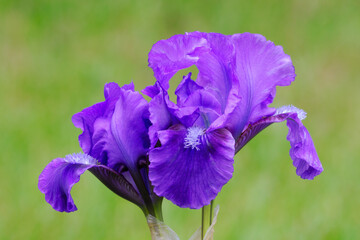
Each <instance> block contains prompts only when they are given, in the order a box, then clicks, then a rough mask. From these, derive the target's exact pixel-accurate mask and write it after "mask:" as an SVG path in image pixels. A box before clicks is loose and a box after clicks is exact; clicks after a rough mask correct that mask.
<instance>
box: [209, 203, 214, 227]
mask: <svg viewBox="0 0 360 240" xmlns="http://www.w3.org/2000/svg"><path fill="white" fill-rule="evenodd" d="M214 201H215V200H211V203H210V225H209V226H211V224H212V219H213V211H214Z"/></svg>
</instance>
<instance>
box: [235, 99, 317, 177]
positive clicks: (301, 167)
mask: <svg viewBox="0 0 360 240" xmlns="http://www.w3.org/2000/svg"><path fill="white" fill-rule="evenodd" d="M305 116H306V113H305V112H304V111H303V110H301V109H297V108H295V107H292V106H289V107H282V108H280V109H278V110H277V112H276V114H275V115H273V116H270V117H266V118H263V119H260V120H259V121H257V122H255V123H253V124H250V125H248V126H247V127H246V129H245V130H244V131H243V133H242V134H241V136H240V137H239V139H237V141H236V144H235V151H236V152H238V151H240V149H241V148H243V147H244V146H245V144H246V143H248V142H249V141H250V140H251V139H252V138H253V137H255V136H256V135H257V134H258V133H259V132H261V131H262V130H263V129H265V128H266V127H268V126H269V125H271V124H272V123H276V122H282V121H285V120H287V126H288V127H289V133H288V136H287V140H288V141H289V142H290V146H291V149H290V157H291V158H292V160H293V165H294V166H295V167H296V174H297V175H298V176H300V177H301V178H304V179H310V180H311V179H313V178H314V177H315V176H317V175H319V174H320V173H321V172H322V171H323V167H322V165H321V162H320V160H319V157H318V155H317V153H316V150H315V146H314V143H313V141H312V139H311V136H310V134H309V132H308V130H307V129H306V128H305V127H304V125H303V124H302V122H301V120H302V119H304V118H305Z"/></svg>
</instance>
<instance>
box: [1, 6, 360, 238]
mask: <svg viewBox="0 0 360 240" xmlns="http://www.w3.org/2000/svg"><path fill="white" fill-rule="evenodd" d="M359 13H360V4H359V1H356V0H353V1H346V0H345V1H332V0H327V1H325V0H324V1H320V0H308V1H304V0H294V1H288V0H287V1H286V0H284V1H271V2H270V1H258V0H256V1H223V2H222V1H214V0H210V1H156V2H155V1H154V2H150V1H130V0H129V1H109V0H104V1H95V0H88V1H80V0H78V1H72V0H62V1H60V0H52V1H49V0H37V1H31V0H27V1H25V0H24V1H16V0H14V1H0V111H1V117H0V149H1V154H0V239H54V240H56V239H149V238H150V234H149V231H148V229H147V225H146V222H145V218H144V217H143V215H142V212H141V211H140V210H139V209H138V208H137V207H135V206H134V205H132V204H130V203H128V202H126V201H125V200H123V199H121V198H119V197H117V196H116V195H114V194H113V193H112V192H110V191H109V190H108V189H107V188H106V187H104V186H103V185H102V184H101V183H100V182H99V181H98V180H97V179H95V177H94V176H92V175H91V174H90V173H85V174H84V175H83V176H82V177H81V181H80V182H79V183H78V184H77V185H75V187H74V188H73V191H72V195H73V198H74V200H75V203H76V205H77V206H78V208H79V210H78V211H77V212H75V213H71V214H66V213H58V212H56V211H54V210H53V209H52V208H51V207H50V205H48V204H47V203H46V202H45V200H44V195H43V194H42V193H40V191H39V190H38V189H37V178H38V175H39V174H40V172H41V171H42V169H43V168H44V167H45V166H46V164H47V163H48V162H50V161H51V160H52V159H54V158H56V157H63V156H65V155H66V154H68V153H73V152H79V151H80V147H79V145H78V142H77V136H78V135H79V134H80V130H79V129H76V128H75V127H74V126H73V125H72V123H71V120H70V119H71V116H72V115H73V114H74V113H77V112H79V111H81V110H82V109H83V108H85V107H88V106H90V105H92V104H94V103H96V102H99V101H102V100H103V86H104V84H105V83H106V82H110V81H115V82H118V83H119V84H121V85H122V84H125V83H129V82H130V81H131V80H133V81H134V83H135V86H136V89H137V90H141V89H143V88H144V87H145V86H147V85H150V84H153V82H154V78H153V76H152V71H151V69H150V68H148V67H147V54H148V52H149V50H150V49H151V46H152V44H154V43H155V42H156V41H158V40H160V39H164V38H169V37H170V36H172V35H174V34H180V33H184V32H186V31H187V32H190V31H195V30H199V31H205V32H220V33H223V34H234V33H239V32H252V33H260V34H262V35H264V36H266V38H268V39H270V40H272V41H273V42H275V43H276V44H278V45H282V46H283V47H284V50H285V52H286V53H287V54H289V55H290V56H291V57H292V60H293V63H294V65H295V68H296V73H297V80H296V81H295V82H294V83H293V84H292V85H291V86H290V87H286V88H281V89H280V88H278V91H277V97H276V100H275V102H274V104H273V106H281V105H284V104H294V105H295V106H297V107H300V108H303V109H304V110H305V111H307V113H308V118H307V119H306V120H305V121H304V124H305V125H306V127H307V128H308V130H309V132H310V133H311V135H312V137H313V140H314V142H315V145H316V147H317V151H318V155H319V157H320V159H321V161H322V163H323V166H324V169H325V171H324V172H323V173H322V174H321V175H320V176H318V177H317V178H316V179H315V180H313V181H305V180H302V179H300V178H299V177H298V176H296V174H295V169H294V167H293V166H292V164H291V159H290V157H289V154H288V150H289V143H288V142H287V141H286V140H285V139H286V134H287V128H286V126H285V124H278V125H273V126H271V127H269V128H268V129H266V130H265V131H264V132H262V133H261V134H260V135H259V136H258V137H256V138H255V139H254V140H252V141H251V142H250V143H249V144H248V145H247V146H246V147H245V148H244V149H243V150H242V151H241V152H240V153H239V154H238V155H237V156H236V161H235V173H234V177H233V178H232V180H231V181H230V182H229V183H228V184H227V185H226V186H225V187H224V188H223V190H222V192H221V193H220V194H219V196H218V198H217V200H216V203H217V204H219V205H220V213H219V217H218V223H217V225H216V227H215V231H216V232H215V239H360V206H359V204H360V184H359V176H360V174H359V173H360V170H359V168H360V161H359V160H360V150H359V134H360V127H359V124H358V120H359V118H360V109H359V103H360V79H359V76H360V75H359V64H360V57H359V56H360V14H359ZM163 208H164V215H165V216H164V217H165V221H166V223H167V224H168V225H169V226H170V227H171V228H173V229H174V230H175V231H176V232H177V233H178V234H179V236H180V238H181V239H187V238H188V237H190V235H191V234H192V233H193V232H194V231H195V230H196V229H197V227H198V226H199V225H200V214H201V213H200V211H195V210H187V209H180V208H178V207H176V206H174V205H172V204H171V203H169V202H167V201H165V203H164V206H163Z"/></svg>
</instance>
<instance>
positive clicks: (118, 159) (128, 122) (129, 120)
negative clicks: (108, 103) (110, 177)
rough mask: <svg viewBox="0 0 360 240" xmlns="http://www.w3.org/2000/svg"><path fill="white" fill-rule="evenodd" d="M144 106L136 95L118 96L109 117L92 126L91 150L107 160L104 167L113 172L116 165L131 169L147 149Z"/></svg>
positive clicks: (131, 93)
mask: <svg viewBox="0 0 360 240" xmlns="http://www.w3.org/2000/svg"><path fill="white" fill-rule="evenodd" d="M148 118H149V112H148V103H147V101H146V100H145V99H144V98H143V97H142V96H141V95H140V94H139V93H138V92H134V91H130V90H123V89H121V91H120V92H119V98H118V100H117V102H116V104H115V109H114V112H113V114H112V115H111V116H110V117H109V118H99V119H97V120H96V122H95V123H94V128H95V132H94V136H93V139H94V140H96V143H95V144H94V149H96V150H97V149H99V151H102V154H106V156H107V158H108V159H107V163H108V164H107V165H108V166H109V167H111V168H114V169H116V168H117V167H118V165H119V164H124V165H125V166H127V167H128V168H132V169H135V168H136V167H137V163H138V161H139V160H140V159H141V158H144V157H145V156H146V154H147V149H148V148H149V147H150V141H149V137H148V134H147V131H148V125H149V124H148V123H147V121H148Z"/></svg>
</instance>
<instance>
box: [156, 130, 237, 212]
mask: <svg viewBox="0 0 360 240" xmlns="http://www.w3.org/2000/svg"><path fill="white" fill-rule="evenodd" d="M186 135H187V130H186V128H185V127H184V126H182V125H179V124H178V125H174V126H172V127H171V128H170V129H168V130H164V131H159V139H160V142H161V147H159V148H155V149H153V150H151V151H150V154H149V159H150V166H149V177H150V180H151V182H152V183H153V185H154V192H155V193H156V194H158V195H159V196H164V197H166V198H167V199H169V200H171V201H172V202H173V203H175V204H176V205H178V206H180V207H189V208H201V207H202V206H204V205H207V204H209V203H210V201H211V200H213V199H214V198H215V197H216V196H217V194H218V193H219V192H220V190H221V188H222V186H223V185H224V184H225V183H227V182H228V181H229V179H230V178H231V177H232V173H233V170H234V169H233V161H234V160H233V157H234V139H233V137H232V135H231V133H230V132H229V131H228V130H226V129H216V130H214V131H211V132H205V133H204V135H202V137H201V140H200V143H201V144H197V145H196V147H194V148H191V147H185V146H184V140H185V138H186Z"/></svg>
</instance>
